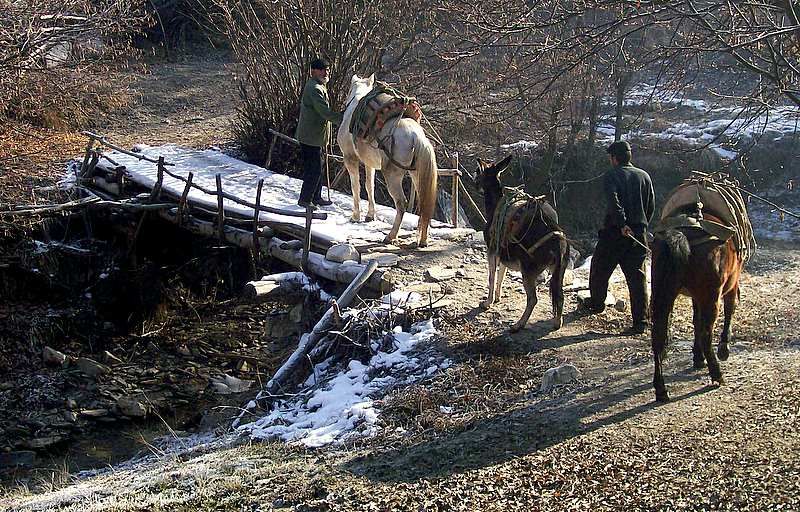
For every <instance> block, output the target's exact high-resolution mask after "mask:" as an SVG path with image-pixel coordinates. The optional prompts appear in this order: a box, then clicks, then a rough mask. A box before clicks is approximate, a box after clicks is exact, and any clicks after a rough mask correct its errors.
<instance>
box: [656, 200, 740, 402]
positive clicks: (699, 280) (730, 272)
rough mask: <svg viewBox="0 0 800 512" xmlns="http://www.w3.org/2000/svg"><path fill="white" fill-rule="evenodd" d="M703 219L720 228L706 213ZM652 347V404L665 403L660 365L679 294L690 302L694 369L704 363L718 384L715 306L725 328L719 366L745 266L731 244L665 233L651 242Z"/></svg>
mask: <svg viewBox="0 0 800 512" xmlns="http://www.w3.org/2000/svg"><path fill="white" fill-rule="evenodd" d="M704 218H705V219H708V220H711V221H714V222H721V221H720V220H719V219H718V218H717V217H714V216H712V215H709V214H708V213H706V214H705V215H704ZM652 250H653V264H652V280H651V281H652V282H651V285H652V303H651V308H652V310H651V313H652V321H653V329H652V342H653V359H654V360H655V373H654V375H653V387H654V388H655V392H656V400H658V401H659V402H666V401H668V400H669V395H668V394H667V388H666V387H665V386H664V376H663V375H662V365H663V362H664V357H665V355H666V348H667V343H668V340H669V324H670V320H671V317H672V308H673V306H674V305H675V299H676V298H677V296H678V295H679V294H682V295H688V296H689V297H691V298H692V307H693V309H694V348H693V350H692V352H693V355H694V367H695V368H702V367H703V366H704V364H705V363H706V362H707V363H708V373H709V374H710V375H711V380H712V382H717V383H719V384H722V383H723V382H724V379H723V378H722V371H721V369H720V366H719V361H717V357H715V355H714V351H713V350H712V348H711V338H712V336H713V333H714V324H715V323H716V321H717V316H718V315H719V302H720V298H722V300H723V302H724V312H725V324H724V325H723V328H722V337H721V338H720V342H719V346H718V347H717V356H719V359H720V360H721V361H725V360H727V359H728V355H729V352H728V340H729V337H730V329H731V318H733V312H734V310H735V309H736V305H737V303H738V302H739V277H740V275H741V272H742V267H743V266H744V261H743V259H742V256H741V255H740V253H739V252H738V251H737V250H736V246H735V244H734V241H733V239H732V238H731V239H729V240H728V241H727V242H725V243H720V242H719V241H716V242H715V241H709V240H708V237H707V236H706V235H705V234H704V233H703V232H702V231H698V230H692V229H685V228H676V229H668V230H666V231H665V232H663V233H660V234H659V235H657V236H656V239H655V241H654V242H653V244H652Z"/></svg>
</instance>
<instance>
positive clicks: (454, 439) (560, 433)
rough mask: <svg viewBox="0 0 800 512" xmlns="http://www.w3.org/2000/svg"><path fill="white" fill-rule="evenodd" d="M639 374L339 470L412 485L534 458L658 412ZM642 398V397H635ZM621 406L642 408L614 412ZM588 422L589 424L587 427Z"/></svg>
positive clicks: (682, 377) (681, 377)
mask: <svg viewBox="0 0 800 512" xmlns="http://www.w3.org/2000/svg"><path fill="white" fill-rule="evenodd" d="M642 370H643V369H642V368H636V369H634V370H632V371H631V372H628V373H626V374H623V375H619V377H618V378H614V379H612V380H609V381H607V382H606V383H604V388H606V389H609V388H610V389H613V390H615V391H613V392H611V393H608V394H605V395H603V396H600V397H599V398H598V397H597V393H596V392H591V393H590V392H588V391H592V390H594V391H596V390H597V388H590V389H587V390H585V391H584V392H583V393H579V394H578V395H577V396H574V395H573V396H571V397H558V398H553V399H548V400H545V401H543V402H539V403H536V404H534V405H530V406H526V407H523V408H520V409H516V410H513V411H511V412H509V413H506V414H503V415H500V416H497V417H494V418H491V419H488V420H486V421H483V422H481V423H478V424H477V425H476V426H474V427H473V428H472V429H470V430H468V431H465V432H459V433H455V434H450V435H447V436H444V437H441V438H437V439H431V440H428V441H424V442H422V443H419V444H416V445H414V446H409V447H402V448H396V449H392V450H388V451H385V452H381V453H376V454H370V455H367V456H364V457H359V458H356V459H353V460H351V461H349V462H347V463H346V464H345V465H344V466H343V469H344V470H345V471H348V472H351V473H353V474H355V475H359V476H363V477H366V478H368V479H370V480H373V481H377V482H385V483H391V482H414V481H416V480H418V479H421V478H425V479H431V478H434V479H435V478H442V477H447V476H449V475H452V474H458V473H461V472H464V471H469V470H474V469H480V468H484V467H490V466H493V465H496V464H499V463H503V462H506V461H508V460H511V459H514V458H517V457H521V456H525V455H528V454H531V453H535V452H537V451H539V450H543V449H546V448H548V447H550V446H553V445H556V444H559V443H562V442H564V441H567V440H569V439H571V438H574V437H577V436H582V435H584V434H587V433H589V432H592V431H595V430H597V429H601V428H603V427H606V426H609V425H613V424H617V423H620V422H624V421H626V420H629V419H631V418H634V417H636V416H638V415H640V414H643V413H646V412H648V411H650V410H652V409H653V408H655V407H658V405H657V404H656V403H655V402H654V401H653V399H652V385H651V384H650V382H649V381H645V377H644V376H645V374H646V375H648V376H649V373H648V372H644V371H642ZM697 378H698V376H697V374H696V373H695V372H692V371H689V370H686V371H684V372H682V373H679V374H675V375H674V376H673V378H672V382H673V383H674V382H677V381H693V380H696V379H697ZM711 389H714V388H713V387H711V386H705V387H701V388H698V389H695V390H693V391H691V392H689V393H685V394H683V395H679V396H677V395H676V396H673V399H672V401H673V402H677V401H681V400H686V399H690V398H693V397H696V396H698V395H701V394H704V393H706V392H708V391H709V390H711ZM642 394H644V395H645V396H641V397H637V395H642ZM570 398H571V399H570ZM632 399H633V400H632ZM643 400H644V403H641V402H642V401H643ZM622 402H639V403H640V405H635V406H632V407H629V408H623V409H622V410H618V409H620V408H619V404H620V403H622ZM604 412H607V414H603V413H604ZM588 418H592V419H589V420H588V422H585V420H586V419H588ZM595 418H596V419H595Z"/></svg>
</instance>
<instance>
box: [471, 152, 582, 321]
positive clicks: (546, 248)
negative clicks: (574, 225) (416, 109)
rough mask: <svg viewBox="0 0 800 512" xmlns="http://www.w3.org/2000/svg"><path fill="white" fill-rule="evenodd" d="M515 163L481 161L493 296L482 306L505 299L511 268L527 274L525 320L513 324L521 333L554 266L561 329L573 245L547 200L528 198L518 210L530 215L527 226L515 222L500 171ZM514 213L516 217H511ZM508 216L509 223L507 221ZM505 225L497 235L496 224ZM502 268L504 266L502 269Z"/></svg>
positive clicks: (555, 313)
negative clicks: (540, 284)
mask: <svg viewBox="0 0 800 512" xmlns="http://www.w3.org/2000/svg"><path fill="white" fill-rule="evenodd" d="M510 162H511V156H510V155H509V156H507V157H505V158H504V159H503V160H501V161H500V162H497V163H495V164H491V165H490V164H488V163H487V162H483V161H480V160H479V161H478V164H479V166H480V168H479V170H478V175H477V177H476V184H477V185H478V188H479V189H482V190H483V193H484V201H485V205H486V218H487V219H488V225H487V227H486V229H485V230H484V232H483V237H484V240H486V247H487V254H488V257H489V258H488V259H489V296H488V297H487V299H486V301H484V302H483V303H482V304H481V306H482V307H483V308H485V309H488V308H489V307H491V305H492V304H493V303H494V302H497V301H499V300H500V289H501V287H502V286H503V278H504V277H505V274H506V270H507V268H511V269H513V270H519V271H521V272H522V283H523V285H524V286H525V293H526V295H527V304H526V307H525V312H524V313H522V318H520V319H519V321H517V323H515V324H514V325H513V326H512V327H511V332H516V331H519V330H520V329H522V328H523V327H525V324H527V323H528V319H529V318H530V316H531V312H532V311H533V308H534V306H536V302H537V301H538V299H537V297H536V279H537V277H539V274H541V273H542V272H543V271H544V270H545V269H548V268H549V269H550V271H551V276H552V277H551V278H550V297H551V298H552V301H553V317H554V319H553V326H554V327H555V328H556V329H559V328H561V324H562V313H563V310H564V291H563V287H562V285H563V282H564V272H565V271H566V270H567V258H568V256H569V244H568V243H567V240H566V238H565V237H564V235H563V231H562V230H561V228H560V227H559V226H558V215H557V214H556V211H555V210H554V209H553V207H552V206H550V205H549V204H547V202H546V201H544V200H541V199H536V198H528V200H527V202H525V203H524V204H523V205H522V206H519V207H518V208H516V209H515V211H517V212H518V213H519V214H520V215H519V216H517V217H514V218H516V219H525V220H524V222H523V225H521V226H520V225H516V228H518V229H517V230H515V231H514V232H513V233H512V232H509V231H508V230H509V229H513V227H514V223H513V222H510V221H511V220H514V219H512V218H509V219H506V218H505V217H502V218H500V219H499V222H498V218H497V217H498V216H505V215H506V214H507V213H509V209H507V208H506V207H505V206H506V204H507V203H504V202H503V186H502V185H501V184H500V179H499V178H498V176H499V175H500V173H501V172H503V170H505V168H506V167H508V164H509V163H510ZM510 217H511V215H510ZM507 220H508V221H507ZM498 226H499V227H500V229H499V232H496V233H495V231H496V230H495V227H498ZM498 267H499V269H498Z"/></svg>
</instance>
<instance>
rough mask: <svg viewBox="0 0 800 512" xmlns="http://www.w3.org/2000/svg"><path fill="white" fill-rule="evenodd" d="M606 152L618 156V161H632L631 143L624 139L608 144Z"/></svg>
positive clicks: (627, 162)
mask: <svg viewBox="0 0 800 512" xmlns="http://www.w3.org/2000/svg"><path fill="white" fill-rule="evenodd" d="M606 153H608V154H609V155H611V156H613V157H614V158H616V159H617V162H619V163H621V164H629V163H631V145H630V144H628V143H627V142H625V141H624V140H618V141H617V142H614V143H613V144H611V145H610V146H608V149H606Z"/></svg>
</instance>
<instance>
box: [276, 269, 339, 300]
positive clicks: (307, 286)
mask: <svg viewBox="0 0 800 512" xmlns="http://www.w3.org/2000/svg"><path fill="white" fill-rule="evenodd" d="M261 280H262V281H271V282H274V283H276V284H281V283H287V282H294V283H297V284H299V285H301V286H302V287H303V290H304V291H306V292H308V293H318V294H319V298H320V300H321V301H323V302H328V301H329V300H330V299H331V298H332V296H331V295H329V294H328V293H327V292H325V290H323V289H322V288H321V287H320V286H319V284H318V283H312V282H311V280H310V279H309V278H308V276H307V275H305V274H304V273H303V272H282V273H280V274H270V275H268V276H264V277H262V278H261Z"/></svg>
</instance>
